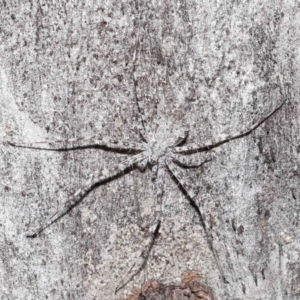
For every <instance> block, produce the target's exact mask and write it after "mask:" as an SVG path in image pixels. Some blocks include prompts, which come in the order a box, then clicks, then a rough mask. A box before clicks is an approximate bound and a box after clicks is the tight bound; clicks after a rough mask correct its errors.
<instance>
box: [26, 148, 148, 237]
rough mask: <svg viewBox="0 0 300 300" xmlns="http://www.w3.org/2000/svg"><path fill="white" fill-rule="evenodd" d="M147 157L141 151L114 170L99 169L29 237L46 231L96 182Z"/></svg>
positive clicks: (110, 176) (112, 175) (112, 176)
mask: <svg viewBox="0 0 300 300" xmlns="http://www.w3.org/2000/svg"><path fill="white" fill-rule="evenodd" d="M143 159H145V154H144V153H143V152H142V153H139V154H137V155H134V156H133V157H130V158H128V159H126V160H125V161H123V162H121V163H120V164H118V165H117V166H116V167H115V168H113V170H111V171H109V170H107V169H104V170H102V171H100V172H99V171H97V172H96V173H94V174H92V175H91V176H90V177H89V179H88V180H87V181H86V182H85V183H84V184H83V185H82V186H81V188H80V189H79V190H77V192H75V193H74V194H73V195H72V196H71V197H70V198H69V199H68V200H67V201H66V202H65V203H64V205H63V207H62V208H61V209H59V210H58V211H57V212H56V213H55V214H54V215H53V216H52V217H51V218H50V219H49V220H47V221H46V222H45V223H44V224H43V225H42V226H40V227H39V228H38V230H36V231H35V232H34V233H33V234H29V235H27V237H29V238H35V237H37V236H38V235H39V234H40V233H41V232H42V231H44V230H45V229H46V228H47V227H49V226H50V225H51V224H53V223H54V222H56V221H57V220H59V219H60V218H62V217H63V216H65V215H66V214H67V213H68V212H69V211H70V210H71V209H72V208H73V207H75V206H76V205H77V204H79V203H80V202H81V200H82V199H83V198H84V197H85V196H86V194H88V193H89V191H90V190H91V189H93V187H95V185H96V184H98V183H101V182H103V181H106V180H108V179H110V178H114V177H115V176H116V175H118V174H119V173H121V172H123V171H124V170H126V169H128V168H130V167H131V166H133V165H134V164H136V163H138V162H139V161H141V160H143Z"/></svg>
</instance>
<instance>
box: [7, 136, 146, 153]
mask: <svg viewBox="0 0 300 300" xmlns="http://www.w3.org/2000/svg"><path fill="white" fill-rule="evenodd" d="M8 144H10V145H11V146H14V147H22V148H33V149H40V150H52V151H63V150H74V149H82V148H92V147H103V148H107V149H116V150H121V151H130V150H132V151H144V150H145V148H146V144H144V143H135V142H122V141H118V140H112V139H110V138H107V137H103V136H93V137H88V138H74V139H68V140H54V141H35V142H30V143H18V142H10V141H9V142H8Z"/></svg>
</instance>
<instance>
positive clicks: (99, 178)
mask: <svg viewBox="0 0 300 300" xmlns="http://www.w3.org/2000/svg"><path fill="white" fill-rule="evenodd" d="M285 102H286V101H283V102H282V103H281V104H280V105H279V106H278V107H276V108H275V109H274V110H273V111H271V112H270V113H269V114H268V115H267V116H265V117H264V118H262V119H261V120H260V121H258V122H257V123H255V124H254V125H252V126H251V127H250V128H248V129H245V130H242V131H240V132H238V133H237V134H235V135H226V136H223V137H222V138H220V139H217V140H210V141H206V142H204V143H200V144H191V145H185V143H186V140H187V137H188V134H189V130H188V128H182V127H179V126H176V125H175V124H171V123H170V122H169V123H168V122H165V121H160V122H158V124H159V126H158V127H157V128H156V130H155V131H150V130H149V129H148V128H147V127H146V126H145V122H144V120H143V118H142V111H141V109H140V107H139V105H138V102H137V106H138V110H139V119H140V122H141V124H142V126H140V125H139V129H140V134H141V137H142V140H143V141H141V142H139V143H135V142H129V141H127V142H124V141H115V140H111V139H109V138H106V137H102V136H93V137H90V138H77V139H69V140H56V141H36V142H31V143H17V142H12V141H10V142H8V143H9V144H10V145H11V146H15V147H23V148H33V149H40V150H52V151H65V150H75V149H85V148H91V147H96V148H103V149H106V150H111V151H115V152H120V151H123V152H131V153H134V154H133V155H132V156H131V157H129V158H127V159H125V160H124V161H122V162H121V163H119V164H118V165H116V166H115V167H113V168H111V169H110V170H108V169H106V168H105V169H103V170H102V171H100V172H96V173H94V174H91V175H90V177H89V179H88V180H87V181H86V182H85V183H84V184H83V185H82V186H81V187H80V188H79V189H78V190H77V191H76V192H75V193H74V194H73V195H72V196H71V197H70V198H69V199H68V200H67V201H66V202H65V204H64V206H63V207H62V208H61V209H59V210H58V211H57V212H56V213H55V214H54V215H53V216H52V217H51V218H50V219H49V220H48V221H46V222H45V223H44V224H42V225H41V226H40V227H39V228H38V229H37V230H36V231H35V232H34V233H33V234H28V235H26V236H27V237H29V238H35V237H37V236H38V235H39V234H40V233H41V232H42V231H44V230H45V229H46V228H47V227H49V226H50V225H51V224H52V223H54V222H56V221H57V220H59V219H60V218H62V217H63V216H64V215H66V214H67V213H68V212H69V211H70V210H71V209H72V208H73V207H74V206H76V205H77V204H79V202H81V200H82V199H83V198H84V197H85V196H86V195H87V194H88V192H89V191H91V190H92V189H93V188H94V187H95V186H97V185H98V184H101V183H104V182H107V181H109V180H113V179H114V178H116V177H117V176H119V175H122V173H123V172H124V171H126V170H129V169H133V168H135V167H138V168H139V169H140V170H141V171H143V170H145V169H146V167H147V166H149V167H150V169H151V170H152V172H153V179H156V198H157V200H156V209H155V216H154V219H155V223H154V224H155V225H153V226H152V227H151V228H150V234H149V236H148V238H147V241H146V247H145V249H144V251H143V252H142V253H141V255H140V259H139V260H140V261H139V262H138V263H136V264H135V265H134V266H133V267H132V268H131V272H132V273H133V274H132V275H131V276H129V275H128V276H127V279H125V278H126V277H125V278H124V280H122V282H121V283H120V284H119V285H118V287H117V288H116V290H115V293H117V292H118V291H119V290H120V289H122V288H123V287H124V286H125V285H127V283H128V282H130V281H131V280H132V279H133V278H134V277H135V276H136V275H137V274H138V273H139V272H140V271H141V270H142V269H143V268H144V266H145V265H146V263H147V260H148V257H149V255H150V252H151V249H152V247H153V245H154V242H155V239H156V238H157V236H158V232H159V228H160V223H161V211H162V197H163V192H164V178H165V170H166V169H168V170H169V171H170V173H171V174H172V175H173V176H174V178H175V180H176V181H177V182H178V183H179V184H180V185H181V187H182V188H183V190H184V191H185V192H186V194H187V196H188V198H189V200H190V204H191V205H192V206H193V207H194V208H195V210H196V212H197V213H198V216H199V219H200V222H201V224H202V227H203V229H204V233H205V235H206V237H207V242H208V245H209V248H210V250H211V251H212V253H213V255H214V257H215V261H216V263H217V267H218V269H219V271H220V274H221V277H222V279H223V281H224V283H228V281H227V280H226V278H225V276H224V272H223V269H222V267H221V266H220V264H219V262H218V259H217V257H218V256H217V254H216V253H215V251H214V248H213V245H212V237H211V235H210V234H209V233H208V231H207V229H206V225H205V222H204V220H203V218H202V214H201V211H200V208H199V207H198V205H197V204H196V202H195V197H196V195H197V193H196V191H195V189H194V188H193V186H192V185H191V184H189V183H188V182H186V180H185V179H184V176H183V174H182V173H181V171H180V169H179V167H180V166H181V167H184V168H197V167H200V166H201V165H203V164H204V163H206V162H208V161H210V160H212V157H211V156H210V153H209V151H210V150H212V149H213V148H216V147H218V146H221V145H222V144H225V143H227V142H230V141H232V140H235V139H239V138H242V137H245V136H247V135H249V134H250V133H251V132H253V131H254V130H255V129H257V128H258V127H259V126H260V125H262V124H263V123H264V122H265V121H266V120H267V119H269V118H270V117H271V116H272V115H273V114H275V113H276V112H277V111H278V110H279V109H280V108H281V107H282V106H283V105H284V103H285ZM171 127H173V130H172V134H170V128H171ZM197 152H205V153H206V152H208V155H206V156H205V157H204V159H202V160H198V159H197V160H194V159H189V158H188V157H187V156H186V155H188V154H193V153H197ZM123 174H124V173H123ZM128 277H129V279H128Z"/></svg>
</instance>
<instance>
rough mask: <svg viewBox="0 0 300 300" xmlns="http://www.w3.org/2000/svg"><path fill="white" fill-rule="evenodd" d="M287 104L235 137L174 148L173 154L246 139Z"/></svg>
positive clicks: (208, 148)
mask: <svg viewBox="0 0 300 300" xmlns="http://www.w3.org/2000/svg"><path fill="white" fill-rule="evenodd" d="M285 102H286V100H285V101H284V102H282V103H281V104H280V105H279V106H277V107H276V108H275V109H274V110H273V111H272V112H270V113H269V114H268V115H267V116H266V117H264V118H262V119H261V120H260V121H258V122H256V123H255V124H254V125H252V126H251V127H250V128H249V129H245V130H242V131H240V132H238V133H237V134H235V135H224V136H222V137H220V138H219V139H216V140H210V141H206V142H205V143H202V144H196V145H190V146H181V147H176V148H173V152H176V153H180V152H183V153H185V154H188V153H195V152H198V151H207V150H210V149H212V148H215V147H218V146H220V145H222V144H225V143H228V142H230V141H232V140H236V139H240V138H242V137H245V136H247V135H249V134H250V133H251V132H253V131H254V130H255V129H257V128H258V127H259V126H260V125H262V124H263V123H264V122H266V121H267V120H268V119H269V118H270V117H271V116H272V115H273V114H275V113H276V112H277V111H278V110H279V109H280V108H281V107H282V106H283V105H284V104H285Z"/></svg>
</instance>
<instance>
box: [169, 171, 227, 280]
mask: <svg viewBox="0 0 300 300" xmlns="http://www.w3.org/2000/svg"><path fill="white" fill-rule="evenodd" d="M170 173H171V172H170ZM171 177H172V179H173V180H174V182H175V183H176V184H177V186H178V187H179V189H180V191H181V192H182V193H183V195H184V196H185V198H187V200H188V201H189V204H190V206H191V207H192V208H193V209H194V210H195V212H196V214H197V216H198V218H199V221H200V224H201V226H202V228H203V230H204V233H205V236H206V240H207V244H208V247H209V249H210V251H211V252H212V254H213V256H214V258H215V261H216V264H217V267H218V269H219V272H220V274H221V277H222V280H223V282H224V283H226V284H228V283H229V282H228V280H227V279H226V277H225V275H224V271H223V269H222V267H221V265H220V263H219V257H218V254H217V253H216V251H215V249H214V247H213V243H212V241H213V236H212V234H211V232H209V230H208V229H207V227H206V224H205V220H204V218H203V215H202V213H201V210H200V207H199V206H198V204H197V203H196V202H195V200H193V199H192V197H191V196H190V195H189V194H188V192H187V191H186V190H185V188H184V187H183V186H182V184H181V183H180V182H179V181H178V180H177V178H176V177H175V176H173V175H172V174H171ZM197 194H198V193H197Z"/></svg>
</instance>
